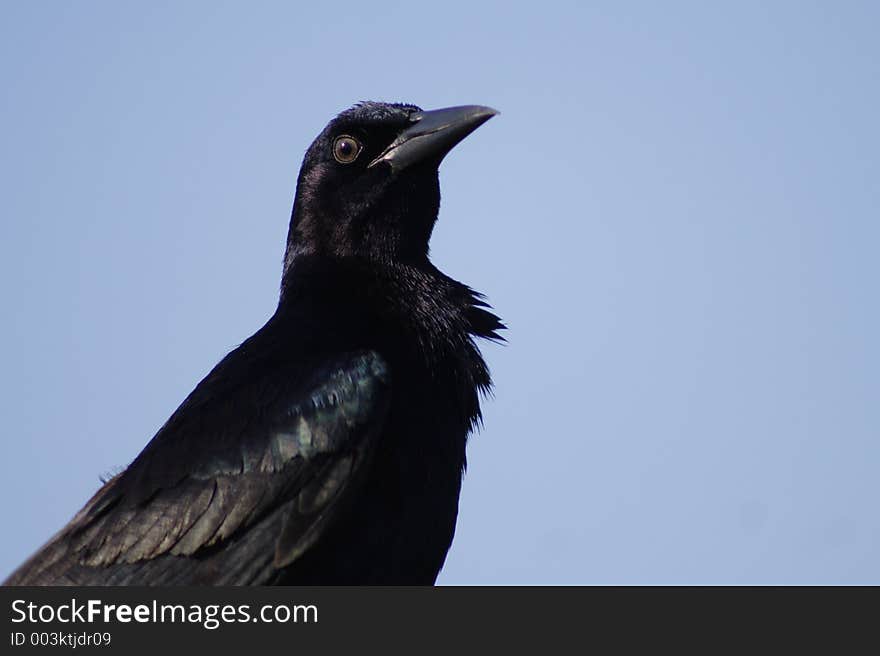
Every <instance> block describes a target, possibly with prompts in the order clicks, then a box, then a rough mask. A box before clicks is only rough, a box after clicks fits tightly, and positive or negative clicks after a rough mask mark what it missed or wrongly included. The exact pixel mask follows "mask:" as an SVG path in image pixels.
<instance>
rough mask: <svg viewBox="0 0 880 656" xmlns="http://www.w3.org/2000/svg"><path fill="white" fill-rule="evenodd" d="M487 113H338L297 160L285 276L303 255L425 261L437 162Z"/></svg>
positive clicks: (388, 109) (408, 109)
mask: <svg viewBox="0 0 880 656" xmlns="http://www.w3.org/2000/svg"><path fill="white" fill-rule="evenodd" d="M495 114H497V112H496V111H495V110H494V109H491V108H489V107H480V106H475V105H470V106H464V107H449V108H446V109H438V110H433V111H423V110H422V109H421V108H419V107H417V106H415V105H405V104H396V103H395V104H392V103H377V102H364V103H360V104H358V105H355V106H354V107H352V108H351V109H348V110H346V111H344V112H342V113H341V114H339V116H337V117H336V118H335V119H333V120H332V121H331V122H330V123H329V124H328V125H327V127H326V128H324V130H323V131H322V132H321V134H319V135H318V137H317V138H316V139H315V141H314V142H313V143H312V145H311V146H310V147H309V149H308V151H307V152H306V155H305V158H304V159H303V163H302V168H301V169H300V173H299V179H298V181H297V189H296V197H295V199H294V204H293V214H292V217H291V223H290V233H289V235H288V243H287V253H286V255H285V275H286V274H287V273H288V271H289V270H290V269H291V268H292V267H293V264H294V262H295V261H296V258H298V257H300V256H303V255H321V256H329V257H360V258H364V259H368V260H376V261H382V262H420V261H424V260H426V258H427V253H428V240H429V239H430V237H431V231H432V229H433V227H434V223H435V221H436V220H437V212H438V210H439V207H440V185H439V181H438V176H437V169H438V167H439V165H440V162H441V160H442V159H443V157H444V156H445V155H446V154H447V153H448V152H449V151H450V150H451V149H452V148H453V147H454V146H455V145H456V144H457V143H459V142H460V141H461V140H462V139H464V138H465V137H466V136H467V135H468V134H470V133H471V132H473V131H474V130H475V129H477V128H478V127H479V126H480V125H482V124H483V123H484V122H486V121H487V120H489V119H490V118H491V117H492V116H494V115H495Z"/></svg>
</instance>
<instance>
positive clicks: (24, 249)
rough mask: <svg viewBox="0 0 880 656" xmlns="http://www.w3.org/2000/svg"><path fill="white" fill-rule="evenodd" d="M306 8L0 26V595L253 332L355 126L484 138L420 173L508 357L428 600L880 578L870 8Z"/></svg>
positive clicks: (16, 6)
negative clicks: (290, 229) (308, 192)
mask: <svg viewBox="0 0 880 656" xmlns="http://www.w3.org/2000/svg"><path fill="white" fill-rule="evenodd" d="M301 4H303V5H304V4H311V5H315V6H309V7H306V6H299V5H301ZM316 5H317V3H282V2H278V3H265V2H258V3H222V2H203V3H199V2H187V3H168V2H155V3H141V4H139V5H136V4H134V3H116V2H78V3H60V2H58V3H49V2H42V3H36V2H34V3H26V2H17V3H12V2H8V3H4V4H3V7H2V9H0V82H2V87H3V90H4V102H3V103H0V122H2V125H3V130H2V135H3V136H2V141H3V143H2V148H0V175H2V179H3V182H4V184H3V197H2V210H3V211H2V216H3V219H2V223H0V267H2V269H0V274H2V275H0V285H2V289H0V291H2V298H3V299H4V311H3V321H2V322H0V341H2V343H3V344H4V349H3V362H4V364H3V367H2V371H3V373H2V375H0V403H2V416H3V435H2V437H3V447H2V448H3V451H2V453H3V457H2V458H0V492H2V494H0V498H2V499H3V501H2V505H0V511H2V516H3V521H4V525H5V526H6V527H7V529H6V530H5V531H4V539H3V540H2V542H0V576H5V574H7V573H8V572H9V571H11V570H12V569H13V568H14V567H16V566H17V565H18V564H19V563H20V562H21V561H22V560H23V559H24V558H25V557H26V556H28V555H29V554H30V553H31V552H32V551H33V550H34V549H35V548H36V547H37V546H39V545H40V544H41V543H42V542H43V541H45V539H47V538H48V537H49V536H50V535H51V534H52V533H53V532H54V531H55V530H57V529H58V528H60V527H61V526H62V525H63V524H64V523H65V522H66V521H67V520H68V519H69V518H70V516H72V514H73V513H74V512H75V511H76V510H78V509H79V508H80V507H81V505H82V504H83V503H84V502H85V500H86V499H87V498H88V497H89V495H90V494H91V493H92V492H93V491H94V490H95V489H96V487H97V486H98V484H99V478H98V477H99V475H101V474H102V473H105V472H107V471H112V470H114V469H117V468H119V467H121V466H124V465H125V464H126V463H127V462H128V461H130V460H131V459H132V458H133V457H134V456H135V455H136V454H137V452H138V451H139V450H140V449H141V448H142V447H143V445H144V444H146V442H147V441H148V440H149V438H150V437H151V436H152V435H153V433H154V432H155V431H156V430H157V429H158V427H159V426H160V425H161V424H162V423H163V422H164V420H165V419H166V418H167V417H168V415H169V414H170V413H171V412H172V411H173V410H174V409H175V408H176V407H177V405H178V404H179V402H180V401H181V400H182V399H183V398H184V397H185V396H186V394H187V393H188V392H189V391H190V390H191V389H192V387H193V386H194V385H195V384H196V383H197V382H198V380H200V379H201V377H202V376H203V375H204V374H205V373H206V372H207V371H208V370H209V369H210V368H211V367H212V366H213V365H214V364H215V363H216V362H217V361H218V360H219V359H220V358H221V357H222V356H223V355H224V354H225V353H226V352H227V351H228V350H230V349H231V348H233V347H234V346H235V345H237V344H238V343H239V342H241V341H242V340H243V339H245V338H246V337H247V336H248V335H250V334H251V333H252V332H254V331H255V330H256V329H257V328H259V327H260V326H261V325H262V323H263V322H264V321H265V320H266V319H267V318H268V317H269V316H270V315H271V313H272V311H273V310H274V307H275V303H276V300H277V290H278V281H279V276H280V271H281V257H282V253H283V247H284V239H285V235H286V230H287V221H288V216H289V211H290V205H291V200H292V196H293V191H294V183H295V178H296V173H297V171H298V168H299V164H300V161H301V158H302V155H303V153H304V151H305V148H306V147H307V146H308V144H309V143H310V142H311V140H312V139H313V138H314V136H315V135H316V134H317V133H318V132H319V131H320V130H321V128H322V127H323V126H324V124H325V123H326V122H327V121H328V120H329V119H330V118H331V117H332V116H333V115H334V114H335V113H337V112H338V111H340V110H342V109H344V108H345V107H347V106H349V105H351V104H352V103H354V102H356V101H359V100H364V99H376V100H401V101H408V102H413V103H416V104H419V105H421V106H423V107H425V108H434V107H442V106H447V105H456V104H486V105H491V106H493V107H496V108H498V109H499V110H501V112H502V114H501V115H500V116H499V117H497V118H495V119H493V120H492V121H490V122H489V123H488V124H486V125H485V126H484V127H482V128H481V129H480V130H479V131H478V132H476V133H475V134H474V135H473V136H471V137H470V138H468V139H467V140H466V141H465V142H464V143H463V144H461V146H459V147H458V148H456V150H455V151H454V152H453V153H452V154H451V155H450V156H449V157H448V158H447V160H446V161H445V162H444V164H443V166H442V168H441V185H442V190H443V203H442V208H441V213H440V222H439V224H438V227H437V230H436V232H435V236H434V239H433V242H432V254H433V258H434V261H435V262H436V263H437V264H438V266H440V268H441V269H443V270H444V271H445V272H447V273H448V274H450V275H452V276H453V277H455V278H457V279H459V280H462V281H464V282H466V283H468V284H469V285H471V286H473V287H475V288H476V289H479V290H481V291H483V292H485V293H486V294H487V295H488V297H489V299H490V301H491V302H492V304H493V305H494V307H495V308H496V310H497V312H498V314H500V315H501V316H502V317H503V318H504V320H505V321H506V322H507V323H508V325H509V326H510V330H509V331H508V334H507V337H508V339H509V343H508V345H506V346H503V347H502V346H496V345H491V344H487V345H486V346H485V349H484V352H485V354H486V356H487V359H488V361H489V363H490V365H491V367H492V370H493V374H494V377H495V380H496V394H495V398H494V399H492V400H488V401H487V402H486V403H485V404H484V411H485V428H484V430H483V431H482V432H481V433H479V434H478V435H476V436H474V437H473V439H472V441H471V443H470V446H469V460H470V466H469V470H468V474H467V477H466V480H465V484H464V490H463V496H462V504H461V515H460V520H459V525H458V532H457V536H456V539H455V542H454V544H453V547H452V549H451V551H450V554H449V557H448V560H447V564H446V567H445V569H444V571H443V572H442V574H441V577H440V582H441V583H445V584H457V583H479V584H483V583H526V584H533V583H563V584H564V583H624V584H629V583H858V582H863V583H868V582H870V583H880V558H878V557H877V553H878V547H880V515H878V513H877V512H876V510H875V505H876V500H877V499H878V498H880V478H878V476H877V471H878V464H880V462H878V459H880V440H878V437H880V435H878V433H880V404H878V391H880V373H878V372H880V347H878V338H877V335H878V334H880V310H878V294H877V286H878V280H880V263H878V257H877V252H878V248H880V227H878V210H877V208H878V206H880V183H878V180H880V128H878V119H877V117H878V116H880V107H878V105H880V91H878V89H880V87H878V84H877V80H878V79H880V42H878V40H877V38H876V26H877V25H878V22H880V8H878V5H877V4H876V3H871V2H841V3H827V2H824V3H823V2H773V3H766V2H737V3H703V2H670V3H650V2H627V3H620V2H590V3H583V2H558V3H557V2H545V3H537V4H535V3H531V4H517V3H502V2H498V3H479V2H468V3H458V2H447V3H443V4H436V3H434V4H430V3H429V4H427V5H425V4H419V3H412V2H397V3H344V2H339V3H331V4H328V5H325V6H323V7H318V6H316Z"/></svg>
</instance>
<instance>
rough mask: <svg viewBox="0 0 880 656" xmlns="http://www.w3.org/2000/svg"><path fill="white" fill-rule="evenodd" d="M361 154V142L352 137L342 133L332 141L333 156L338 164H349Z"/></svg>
mask: <svg viewBox="0 0 880 656" xmlns="http://www.w3.org/2000/svg"><path fill="white" fill-rule="evenodd" d="M360 154H361V144H360V143H359V142H358V140H357V139H355V138H354V137H350V136H348V135H347V134H343V135H342V136H341V137H336V140H335V141H334V142H333V157H334V158H336V161H337V162H339V163H340V164H351V163H352V162H353V161H355V160H356V159H357V157H358V155H360Z"/></svg>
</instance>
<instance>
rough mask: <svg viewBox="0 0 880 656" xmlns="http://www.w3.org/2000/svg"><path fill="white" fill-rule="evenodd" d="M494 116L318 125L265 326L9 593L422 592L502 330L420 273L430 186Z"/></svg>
mask: <svg viewBox="0 0 880 656" xmlns="http://www.w3.org/2000/svg"><path fill="white" fill-rule="evenodd" d="M493 113H494V112H493V111H492V110H488V109H487V108H482V107H466V108H453V109H451V110H443V111H442V112H435V113H431V112H422V111H421V110H420V109H419V108H417V107H415V106H412V105H391V104H382V103H362V104H360V105H358V106H355V107H354V108H352V109H351V110H348V111H346V112H343V113H342V114H341V115H340V116H339V117H337V118H336V119H334V121H332V122H331V123H330V124H329V125H328V126H327V128H326V129H325V130H324V131H323V132H322V133H321V135H319V136H318V138H317V139H316V140H315V142H314V143H313V144H312V146H311V147H310V148H309V150H308V152H307V153H306V156H305V159H304V161H303V166H302V169H301V171H300V176H299V179H298V183H297V193H296V198H295V201H294V209H293V214H292V217H291V226H290V233H289V237H288V244H287V250H286V254H285V260H284V272H283V276H282V291H281V298H280V301H279V305H278V308H277V310H276V312H275V314H274V315H273V316H272V318H271V319H270V320H269V321H268V322H267V323H266V325H265V326H263V328H261V329H260V330H259V331H258V332H257V333H256V334H255V335H253V336H252V337H251V338H249V339H248V340H247V341H245V342H244V343H243V344H242V345H241V346H240V347H238V348H237V349H235V350H234V351H232V352H231V353H230V354H229V355H227V356H226V357H225V358H224V359H223V360H222V361H221V362H220V363H219V364H218V365H217V366H216V367H215V368H214V370H213V371H211V373H210V374H208V376H207V377H205V379H204V380H202V381H201V382H200V383H199V385H198V386H197V387H196V388H195V390H194V391H193V392H192V393H191V394H190V395H189V397H187V399H186V400H185V401H184V402H183V404H181V406H180V407H179V408H178V409H177V411H175V413H174V414H173V415H172V416H171V418H170V419H169V420H168V422H167V423H166V424H165V425H164V426H163V427H162V428H161V429H160V431H159V432H158V433H157V434H156V436H155V437H154V438H153V439H152V440H151V441H150V443H149V444H148V445H147V446H146V448H145V449H144V450H143V451H142V452H141V453H140V454H139V455H138V457H137V458H136V459H135V460H134V461H133V462H132V463H131V465H130V466H129V467H128V468H127V469H126V470H125V471H124V472H122V473H121V474H119V475H118V476H116V477H114V478H113V479H111V480H110V481H108V482H107V483H106V484H105V485H104V487H102V488H101V489H100V490H99V491H98V492H97V493H96V494H95V496H94V497H93V498H92V499H91V500H90V501H89V502H88V503H87V504H86V506H85V507H84V508H83V509H82V510H81V511H80V512H79V513H78V514H77V516H76V517H74V518H73V520H71V522H70V523H69V524H68V525H67V526H66V527H65V528H63V529H62V530H61V531H60V532H59V533H58V534H57V535H56V536H55V537H54V538H52V540H50V542H49V543H48V544H47V545H46V546H44V547H43V548H42V549H41V550H40V551H38V552H37V553H36V554H35V555H34V556H33V557H32V558H31V559H30V560H29V561H27V562H26V563H25V564H24V565H22V567H20V568H19V569H18V570H17V571H16V572H14V573H13V574H12V576H11V577H10V578H9V579H8V580H7V581H6V583H7V584H15V585H34V584H36V585H43V584H88V585H102V584H109V585H115V584H132V585H134V584H137V585H170V584H217V585H219V584H233V585H262V584H430V583H433V582H434V580H435V578H436V576H437V573H438V572H439V570H440V568H441V566H442V564H443V561H444V558H445V556H446V552H447V549H448V548H449V545H450V543H451V541H452V536H453V533H454V530H455V521H456V515H457V510H458V497H459V491H460V485H461V476H462V473H463V470H464V466H465V442H466V437H467V434H468V433H469V431H470V430H471V429H472V428H473V427H474V425H475V424H476V422H477V421H478V420H479V417H480V407H479V394H480V393H481V392H485V391H486V390H488V388H489V386H490V379H489V373H488V370H487V368H486V366H485V363H484V361H483V359H482V357H481V356H480V353H479V350H478V349H477V347H476V345H475V343H474V338H475V337H485V338H489V339H499V336H498V332H497V331H498V330H500V329H501V328H503V326H502V325H501V323H500V322H499V320H498V319H497V318H496V317H495V316H494V315H493V314H492V313H491V312H490V311H489V310H488V308H487V306H486V304H485V303H484V302H483V301H482V300H481V296H480V295H479V294H476V293H474V292H473V291H471V290H470V289H469V288H468V287H466V286H465V285H462V284H461V283H458V282H456V281H454V280H452V279H451V278H449V277H447V276H445V275H443V274H442V273H440V272H439V271H438V270H437V269H436V268H434V267H433V265H432V264H431V263H430V262H429V260H428V256H427V253H428V240H429V238H430V234H431V229H432V228H433V225H434V221H435V220H436V217H437V211H438V208H439V183H438V179H437V168H438V166H439V163H440V160H441V159H442V158H443V156H444V155H445V153H446V151H448V150H449V149H450V148H451V147H452V146H454V144H455V143H457V141H459V140H460V139H461V138H464V136H466V135H467V134H468V133H469V132H470V131H472V130H473V129H475V128H476V127H477V126H478V125H479V124H481V123H482V122H484V121H485V120H487V119H488V118H489V117H491V115H492V114H493ZM340 135H343V136H345V137H346V138H350V139H353V140H354V141H353V142H352V143H355V144H357V145H358V146H359V147H360V149H361V151H360V152H359V154H358V155H357V157H356V159H355V160H354V161H352V162H342V161H340V160H339V158H337V156H335V155H334V148H336V143H337V140H338V139H339V138H340ZM349 146H350V144H349V143H346V144H345V149H344V151H343V150H339V149H337V150H336V152H337V155H338V154H339V153H342V154H343V155H345V156H350V153H351V152H352V150H351V148H350V147H349Z"/></svg>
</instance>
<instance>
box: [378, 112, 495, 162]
mask: <svg viewBox="0 0 880 656" xmlns="http://www.w3.org/2000/svg"><path fill="white" fill-rule="evenodd" d="M497 113H498V112H497V111H496V110H494V109H492V108H491V107H481V106H480V105H464V106H462V107H447V108H445V109H435V110H432V111H429V112H416V113H414V114H411V115H410V117H409V118H410V121H412V123H413V124H412V125H411V126H410V127H408V128H406V129H405V130H404V131H403V132H401V133H400V134H399V135H398V136H397V138H396V139H395V140H394V141H392V142H391V145H389V146H388V147H387V148H386V149H385V150H383V151H382V153H381V154H380V155H379V156H378V157H377V158H376V159H374V160H373V161H372V162H370V163H369V164H368V165H367V168H369V167H371V166H375V165H376V164H379V163H380V162H388V164H389V165H391V170H392V171H394V172H395V173H397V172H399V171H402V170H403V169H405V168H407V167H408V166H410V165H412V164H415V163H417V162H421V161H424V160H428V159H433V160H436V161H437V163H439V162H440V160H442V159H443V158H444V157H445V156H446V153H448V152H449V151H450V150H452V149H453V147H454V146H455V145H456V144H457V143H459V142H460V141H461V140H462V139H464V138H465V137H466V136H468V135H469V134H470V133H471V132H473V131H474V130H476V129H477V128H478V127H480V126H481V125H482V124H483V123H485V122H486V121H488V120H489V119H490V118H492V117H493V116H495V115H496V114H497Z"/></svg>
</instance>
